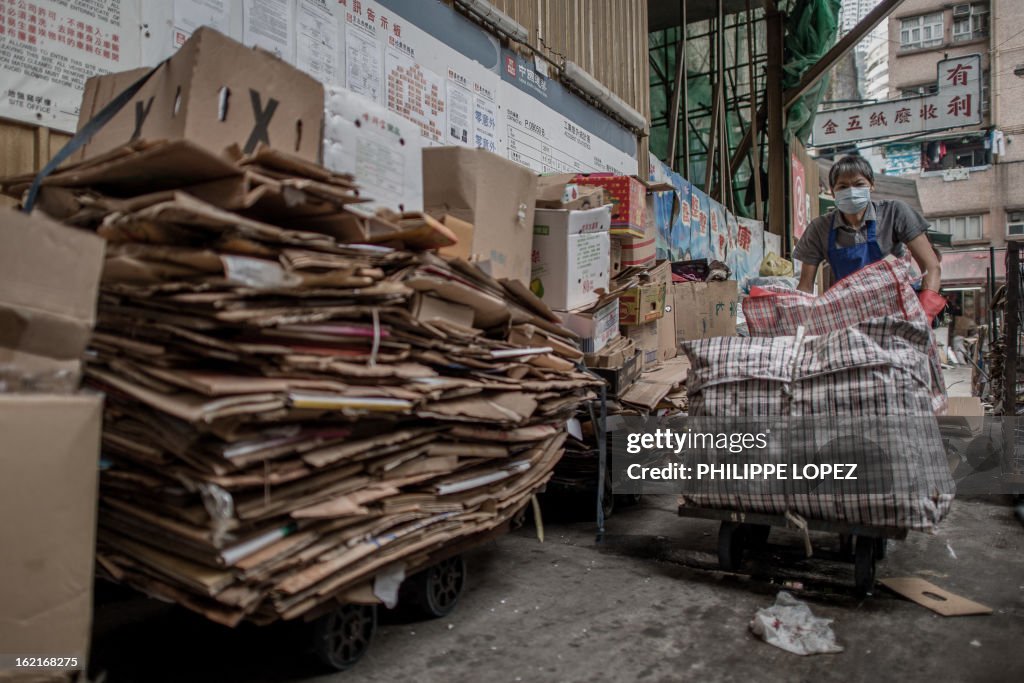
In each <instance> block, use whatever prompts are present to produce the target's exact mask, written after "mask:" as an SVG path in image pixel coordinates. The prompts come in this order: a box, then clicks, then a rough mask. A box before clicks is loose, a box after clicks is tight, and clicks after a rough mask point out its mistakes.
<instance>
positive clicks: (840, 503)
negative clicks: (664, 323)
mask: <svg viewBox="0 0 1024 683" xmlns="http://www.w3.org/2000/svg"><path fill="white" fill-rule="evenodd" d="M931 345H932V338H931V330H930V328H929V327H928V326H927V325H924V324H922V323H911V322H907V321H905V320H900V319H898V318H876V319H874V320H870V321H867V322H863V323H860V324H857V325H853V326H850V327H844V328H842V329H839V330H837V331H834V332H830V333H828V334H823V335H817V336H805V335H799V336H796V337H716V338H712V339H704V340H700V341H694V342H687V343H684V344H683V345H682V348H683V351H684V352H685V353H686V355H687V356H688V358H689V360H690V363H691V366H692V367H691V370H690V373H689V375H688V376H687V392H688V394H689V400H690V411H689V414H690V418H691V419H692V418H715V419H716V420H722V419H728V420H732V421H733V423H734V425H736V426H737V428H741V429H742V427H741V425H743V418H745V419H746V420H747V423H748V424H750V423H751V422H752V421H753V420H755V419H756V420H761V421H762V422H763V420H765V419H766V418H770V419H772V420H774V423H775V424H776V425H777V429H776V430H773V431H774V432H775V434H773V438H772V439H771V440H770V442H769V443H770V445H769V447H768V449H767V450H765V451H763V452H754V451H748V452H747V453H745V454H743V455H742V456H740V457H742V458H744V459H746V461H748V462H753V461H759V462H777V463H779V462H788V463H792V464H794V467H795V464H796V463H799V464H801V466H802V464H806V463H821V462H831V463H844V462H847V463H848V462H858V463H861V469H860V470H859V471H860V472H861V473H862V474H861V476H862V477H863V479H862V480H861V481H860V482H858V484H857V485H856V486H853V485H844V486H837V487H832V488H830V487H829V486H824V487H821V488H817V489H814V490H813V492H811V491H810V489H809V488H808V485H807V484H806V483H805V482H793V483H792V484H789V483H786V482H783V483H780V482H778V481H765V482H760V483H753V484H747V483H744V484H743V485H741V486H737V485H736V484H735V483H734V482H726V481H723V482H713V483H708V484H707V485H706V486H705V487H703V488H700V489H699V490H697V491H695V492H690V493H686V494H684V496H683V502H684V504H688V505H696V506H700V507H714V508H723V509H730V510H739V511H744V512H764V513H769V514H784V513H786V512H787V511H792V512H796V513H799V514H801V515H804V516H805V517H808V518H811V519H817V520H830V521H842V522H848V523H854V524H869V525H872V526H883V527H894V528H899V529H916V530H920V531H928V530H933V529H934V528H935V526H936V525H937V524H938V523H939V521H941V520H942V518H943V517H944V516H945V515H946V514H947V512H948V511H949V508H950V506H951V505H952V502H953V493H954V484H953V481H952V478H951V477H950V474H949V467H948V465H947V461H946V454H945V449H944V447H943V443H942V438H941V435H940V433H939V427H938V421H937V419H936V417H935V415H934V413H932V412H931V401H932V397H931V394H930V387H931V378H930V373H929V367H928V363H927V358H928V350H929V348H930V347H931ZM783 434H784V436H783Z"/></svg>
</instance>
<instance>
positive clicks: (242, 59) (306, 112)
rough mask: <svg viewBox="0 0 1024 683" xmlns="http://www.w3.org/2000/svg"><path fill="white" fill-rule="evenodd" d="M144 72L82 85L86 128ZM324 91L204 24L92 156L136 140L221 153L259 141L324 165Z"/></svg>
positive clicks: (101, 137)
mask: <svg viewBox="0 0 1024 683" xmlns="http://www.w3.org/2000/svg"><path fill="white" fill-rule="evenodd" d="M144 73H145V70H142V69H136V70H134V71H130V72H126V73H119V74H110V75H107V76H94V77H92V78H90V79H89V80H88V81H87V82H86V84H85V93H84V95H83V97H82V106H81V110H80V113H79V117H78V127H79V128H81V127H82V126H84V125H85V123H86V122H87V121H89V120H90V119H91V118H92V117H93V116H95V115H96V114H97V113H99V111H100V110H101V109H102V108H103V107H104V106H105V105H106V104H107V103H108V102H109V101H110V100H112V99H113V98H114V97H116V96H117V95H118V94H119V93H120V92H121V91H123V90H124V88H125V87H126V86H128V85H130V84H131V83H132V82H134V81H135V80H137V79H138V78H139V76H141V75H143V74H144ZM323 120H324V88H323V86H322V85H321V84H320V83H319V82H318V81H317V80H316V79H314V78H312V77H311V76H308V75H307V74H305V73H304V72H302V71H300V70H298V69H296V68H295V67H293V66H291V65H289V64H288V63H287V62H285V61H283V60H281V59H279V58H277V57H275V56H274V55H272V54H270V53H269V52H266V51H264V50H261V49H258V48H249V47H246V46H245V45H242V44H241V43H239V42H237V41H235V40H232V39H231V38H228V37H227V36H225V35H223V34H221V33H218V32H217V31H215V30H214V29H212V28H209V27H206V26H204V27H200V28H199V30H197V31H196V32H195V33H193V34H192V37H191V38H189V39H188V41H186V42H185V44H184V45H182V46H181V49H179V50H178V51H177V53H175V54H174V56H173V57H171V59H170V60H168V61H167V62H165V63H164V64H162V65H161V66H160V67H159V70H158V71H157V72H156V73H154V74H153V75H152V76H151V77H150V78H149V80H148V81H147V82H146V83H145V85H143V86H142V88H141V89H140V90H139V91H138V93H136V95H135V97H133V98H132V100H131V101H130V102H128V104H126V105H125V106H124V108H122V109H121V111H120V112H118V113H117V114H116V115H115V116H114V118H113V119H111V120H110V122H109V123H108V124H107V125H106V126H104V127H103V128H102V129H101V130H100V131H98V132H97V133H96V135H95V136H93V138H92V140H91V141H90V142H89V144H87V145H85V147H84V148H83V150H82V153H81V157H80V158H83V159H85V158H91V157H95V156H97V155H99V154H102V153H103V152H106V151H108V150H111V149H113V148H115V147H119V146H120V145H123V144H125V143H127V142H130V141H132V140H136V139H145V140H175V139H181V138H185V139H188V140H191V141H192V142H194V143H196V144H197V145H199V146H201V147H205V148H207V149H210V150H212V151H214V152H216V153H220V152H222V151H223V150H224V149H225V148H226V147H229V146H231V145H238V147H239V148H240V149H241V150H242V151H243V152H245V153H248V152H251V151H253V150H255V149H256V146H257V145H258V144H259V143H263V144H264V145H267V146H270V147H274V148H276V149H280V150H282V151H284V152H289V153H291V154H295V155H297V156H299V157H302V158H303V159H307V160H309V161H313V162H319V161H320V158H321V144H322V141H323V138H322V132H323Z"/></svg>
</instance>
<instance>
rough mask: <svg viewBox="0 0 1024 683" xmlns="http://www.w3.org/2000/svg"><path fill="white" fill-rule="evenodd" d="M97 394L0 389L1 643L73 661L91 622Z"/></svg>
mask: <svg viewBox="0 0 1024 683" xmlns="http://www.w3.org/2000/svg"><path fill="white" fill-rule="evenodd" d="M102 418H103V398H102V397H101V396H98V395H97V396H91V395H68V396H58V395H47V394H0V434H3V439H0V547H2V548H3V553H4V561H3V562H0V605H3V608H2V609H0V643H2V647H3V650H4V651H5V652H7V653H10V654H12V655H13V654H22V655H30V654H31V655H49V656H61V657H78V663H79V666H80V667H81V668H82V669H83V670H84V669H85V665H86V659H87V657H88V655H89V637H90V631H91V628H92V586H93V565H94V562H95V550H96V504H97V500H98V498H97V476H98V472H99V448H100V426H101V424H102V421H103V420H102Z"/></svg>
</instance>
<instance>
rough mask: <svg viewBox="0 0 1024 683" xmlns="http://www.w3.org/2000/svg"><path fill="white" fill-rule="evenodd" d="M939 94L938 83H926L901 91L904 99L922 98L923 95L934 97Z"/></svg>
mask: <svg viewBox="0 0 1024 683" xmlns="http://www.w3.org/2000/svg"><path fill="white" fill-rule="evenodd" d="M938 92H939V86H938V85H937V84H936V83H926V84H925V85H917V86H914V87H913V88H903V89H902V90H900V95H901V96H902V97H920V96H921V95H934V94H936V93H938Z"/></svg>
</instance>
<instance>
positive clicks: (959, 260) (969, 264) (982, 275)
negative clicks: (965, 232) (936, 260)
mask: <svg viewBox="0 0 1024 683" xmlns="http://www.w3.org/2000/svg"><path fill="white" fill-rule="evenodd" d="M995 264H996V280H998V281H1000V282H1003V281H1005V280H1006V249H996V253H995ZM989 265H990V260H989V252H988V249H964V250H960V251H957V250H950V251H947V250H945V249H943V250H942V286H943V287H950V286H956V285H968V284H972V285H975V284H976V285H984V284H985V283H986V282H987V274H986V271H987V269H988V267H989Z"/></svg>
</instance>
